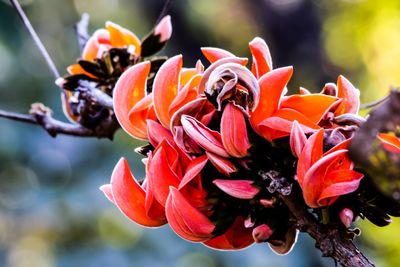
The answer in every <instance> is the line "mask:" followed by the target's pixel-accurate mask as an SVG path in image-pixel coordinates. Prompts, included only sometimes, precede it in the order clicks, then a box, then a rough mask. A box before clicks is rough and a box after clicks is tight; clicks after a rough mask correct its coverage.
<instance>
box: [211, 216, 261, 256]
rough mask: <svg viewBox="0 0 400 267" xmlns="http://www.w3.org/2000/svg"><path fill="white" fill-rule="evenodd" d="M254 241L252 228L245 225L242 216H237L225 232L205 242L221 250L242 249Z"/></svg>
mask: <svg viewBox="0 0 400 267" xmlns="http://www.w3.org/2000/svg"><path fill="white" fill-rule="evenodd" d="M253 243H254V239H253V237H252V229H251V228H249V229H247V228H245V227H244V220H243V218H242V217H236V219H235V222H234V223H233V224H232V226H231V227H229V229H228V230H227V231H226V232H225V233H224V234H222V235H220V236H217V237H214V238H212V239H210V240H208V241H206V242H204V243H203V244H204V245H206V246H207V247H210V248H213V249H219V250H240V249H244V248H246V247H248V246H250V245H252V244H253Z"/></svg>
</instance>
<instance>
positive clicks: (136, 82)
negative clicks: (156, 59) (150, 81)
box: [113, 61, 151, 139]
mask: <svg viewBox="0 0 400 267" xmlns="http://www.w3.org/2000/svg"><path fill="white" fill-rule="evenodd" d="M150 65H151V64H150V62H149V61H145V62H142V63H139V64H137V65H134V66H132V67H130V68H129V69H127V70H126V71H125V72H124V73H123V74H122V75H121V77H120V78H119V79H118V81H117V83H116V85H115V88H114V93H113V94H114V95H113V99H114V112H115V115H116V117H117V119H118V122H119V124H120V125H121V127H122V128H123V129H124V130H125V131H126V132H127V133H128V134H130V135H131V136H133V137H135V138H139V139H147V129H146V128H147V127H145V125H146V123H145V121H140V122H139V121H135V120H132V119H137V117H135V118H131V116H130V111H131V109H132V108H134V107H135V105H136V104H137V103H138V102H139V101H140V100H142V99H143V98H144V97H145V92H146V82H147V76H148V75H149V72H150ZM143 119H146V118H142V120H143ZM140 123H141V124H140ZM138 124H140V126H139V127H138Z"/></svg>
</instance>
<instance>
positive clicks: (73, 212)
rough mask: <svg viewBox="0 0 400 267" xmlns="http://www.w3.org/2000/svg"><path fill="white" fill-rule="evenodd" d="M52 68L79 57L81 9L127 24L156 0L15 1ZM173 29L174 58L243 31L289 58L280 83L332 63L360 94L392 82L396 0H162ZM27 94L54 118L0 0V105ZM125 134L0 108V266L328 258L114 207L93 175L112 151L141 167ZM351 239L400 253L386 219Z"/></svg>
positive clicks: (289, 262) (96, 22)
mask: <svg viewBox="0 0 400 267" xmlns="http://www.w3.org/2000/svg"><path fill="white" fill-rule="evenodd" d="M21 2H22V3H23V4H24V5H23V7H24V9H25V11H26V13H27V15H28V16H29V18H30V20H31V21H32V24H33V25H34V27H35V28H36V29H37V31H38V33H39V35H40V37H41V38H42V40H43V42H44V44H45V46H46V47H47V48H48V50H49V53H50V54H51V56H52V58H53V59H54V61H55V63H56V65H57V67H58V69H59V70H60V72H61V73H64V74H65V68H66V67H67V66H68V65H69V64H71V63H73V62H74V61H75V60H76V59H77V58H78V56H79V49H78V45H77V42H76V39H75V36H74V31H73V24H74V23H75V22H76V21H78V20H79V18H80V14H81V13H82V12H89V13H90V15H91V22H90V31H91V32H93V31H94V30H95V29H97V28H100V27H104V23H105V21H106V20H111V21H113V22H116V23H118V24H120V25H122V26H124V27H126V28H128V29H130V30H132V31H133V32H135V33H136V34H137V35H138V36H144V35H145V34H146V33H147V32H148V31H149V30H150V29H151V28H152V26H153V25H154V22H155V21H156V19H157V16H158V14H159V12H160V10H161V9H162V5H163V1H156V0H147V1H144V0H140V1H139V0H136V1H133V0H87V1H84V0H52V1H49V0H47V1H45V0H24V1H21ZM170 14H171V15H172V23H173V25H174V33H173V35H172V39H171V42H170V43H169V45H168V46H167V48H166V49H165V50H164V51H162V52H161V54H167V55H169V56H172V55H175V54H178V53H182V54H184V62H185V65H186V66H190V65H191V64H193V63H194V62H195V60H196V59H197V58H199V57H201V55H200V50H199V47H201V46H218V47H222V48H225V49H227V50H230V51H231V52H233V53H235V54H236V55H240V56H249V52H248V46H247V43H248V42H249V41H250V40H251V39H252V38H254V37H255V36H260V37H263V38H264V39H265V40H266V41H267V42H268V44H269V46H270V49H271V52H272V55H273V60H274V65H275V66H277V67H280V66H285V65H294V68H295V73H294V77H293V79H292V81H291V83H290V84H289V87H290V89H291V90H292V91H294V90H297V88H298V87H299V86H300V85H301V86H303V87H306V88H308V89H310V90H312V91H318V90H320V88H322V87H323V85H324V83H325V82H334V81H335V80H336V78H337V76H338V75H339V74H344V75H345V76H346V77H347V78H349V79H350V80H351V81H353V83H354V84H355V85H356V86H357V87H359V88H360V89H361V93H362V100H363V101H364V102H367V101H371V100H374V99H377V98H379V97H381V96H383V95H385V93H387V92H388V88H389V86H390V85H399V84H400V75H398V74H399V73H400V72H399V71H400V60H399V59H400V47H399V45H398V44H399V42H400V2H399V1H390V0H389V1H373V0H364V1H362V0H358V1H357V0H352V1H350V0H347V1H344V0H332V1H328V0H320V1H319V0H314V1H311V0H252V1H240V0H219V1H212V0H175V1H173V4H172V7H171V12H170ZM33 102H42V103H44V104H46V105H47V106H49V107H50V108H52V109H53V110H54V114H55V117H56V118H59V119H61V120H66V119H65V118H64V116H63V114H62V111H61V106H60V91H59V89H58V88H57V87H56V86H55V85H54V78H53V77H52V75H51V72H50V71H49V70H48V68H47V66H46V64H45V63H44V60H43V59H42V57H41V55H40V53H39V52H38V49H37V48H36V47H35V45H34V44H33V42H32V40H31V38H30V36H29V34H28V32H27V30H26V29H25V28H24V26H23V24H22V23H21V21H20V20H19V18H18V16H17V14H16V13H15V12H14V10H13V9H12V8H11V6H10V5H9V4H8V1H6V0H2V1H0V108H1V109H6V110H12V111H17V112H21V113H26V112H27V111H28V109H29V105H30V104H31V103H33ZM137 145H139V143H138V142H137V141H134V140H132V139H131V138H129V137H128V136H127V135H126V134H125V133H123V132H122V131H119V132H118V133H117V134H116V136H115V140H114V141H113V142H111V141H109V140H96V139H94V138H91V139H89V138H73V137H68V136H58V137H57V138H51V137H50V136H49V135H47V133H46V132H45V131H43V130H42V129H41V128H39V127H36V126H32V125H27V124H23V123H20V122H15V121H8V120H5V119H0V266H6V267H53V266H57V267H80V266H82V267H91V266H93V267H94V266H96V267H98V266H117V267H125V266H154V267H157V266H160V267H162V266H174V267H186V266H190V267H197V266H201V267H217V266H219V267H223V266H224V267H236V266H238V267H239V266H248V267H264V266H271V267H276V266H305V267H306V266H307V267H308V266H312V267H313V266H315V267H317V266H334V262H333V261H332V260H329V259H322V258H321V255H320V252H319V251H318V250H316V249H315V248H314V243H313V241H312V240H311V239H310V238H309V237H308V236H305V235H300V238H299V241H298V243H297V245H296V247H295V248H294V250H293V251H292V252H291V254H290V255H288V256H277V255H275V254H274V253H272V252H271V251H270V250H269V248H268V246H267V245H266V244H259V245H254V246H252V247H250V248H248V249H246V250H244V251H239V252H220V251H213V250H210V249H208V248H206V247H204V246H202V245H201V244H193V243H188V242H186V241H184V240H181V239H180V238H178V237H177V236H176V235H175V234H174V233H173V232H172V230H171V229H170V228H169V227H168V226H165V227H162V228H159V229H145V228H143V227H140V226H137V225H135V224H134V223H131V222H130V221H129V220H128V219H126V218H125V217H124V216H123V215H122V214H120V212H119V211H118V210H117V208H115V207H114V206H113V205H112V204H111V203H109V202H108V201H107V200H106V199H105V197H104V196H103V194H102V193H101V192H100V191H99V190H98V187H99V186H101V185H102V184H105V183H107V182H108V181H109V177H110V174H111V171H112V169H113V166H114V164H115V163H116V162H117V161H118V159H119V158H120V157H121V156H124V157H126V158H128V159H129V162H130V164H131V166H132V168H133V170H134V173H135V175H136V177H137V178H141V177H142V176H143V173H144V172H143V166H142V164H141V162H140V160H139V159H140V157H139V156H137V155H136V154H135V153H134V151H133V149H134V148H135V146H137ZM360 225H361V227H362V230H363V235H362V238H361V239H359V242H360V243H361V244H360V245H361V246H362V249H363V250H364V251H365V252H366V253H367V255H368V256H369V257H371V259H373V260H374V261H375V262H377V263H378V265H379V266H398V265H399V264H400V259H399V257H398V256H397V255H399V251H400V245H399V244H400V242H399V240H400V234H399V228H400V225H399V223H396V222H395V223H394V224H393V225H391V226H389V227H386V229H379V228H377V227H375V226H372V225H371V224H370V223H368V222H362V223H361V224H360Z"/></svg>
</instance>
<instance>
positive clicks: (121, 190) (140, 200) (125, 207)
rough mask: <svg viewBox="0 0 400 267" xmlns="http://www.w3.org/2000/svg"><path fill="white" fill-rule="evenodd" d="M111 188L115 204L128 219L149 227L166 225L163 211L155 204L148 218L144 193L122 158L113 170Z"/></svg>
mask: <svg viewBox="0 0 400 267" xmlns="http://www.w3.org/2000/svg"><path fill="white" fill-rule="evenodd" d="M111 187H112V195H113V197H114V201H115V204H116V205H117V207H118V208H119V209H120V210H121V212H122V213H123V214H124V215H126V216H127V217H128V218H129V219H131V220H133V221H134V222H136V223H138V224H141V225H144V226H149V227H156V226H161V225H163V224H165V223H166V220H165V215H164V209H163V208H162V207H161V205H160V204H158V203H157V202H153V207H152V208H153V212H152V215H153V216H151V217H149V215H148V213H147V212H146V208H145V199H146V192H145V191H144V190H143V188H142V187H141V186H140V185H139V183H138V182H137V181H136V179H135V177H133V175H132V173H131V171H130V169H129V166H128V162H127V161H126V160H125V159H124V158H121V159H120V160H119V162H118V163H117V165H116V166H115V168H114V171H113V173H112V175H111Z"/></svg>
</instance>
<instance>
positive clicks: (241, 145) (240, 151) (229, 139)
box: [221, 103, 251, 158]
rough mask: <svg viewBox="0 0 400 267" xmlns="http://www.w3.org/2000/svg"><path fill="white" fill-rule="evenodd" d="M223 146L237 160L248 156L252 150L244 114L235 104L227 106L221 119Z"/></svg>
mask: <svg viewBox="0 0 400 267" xmlns="http://www.w3.org/2000/svg"><path fill="white" fill-rule="evenodd" d="M221 138H222V144H223V145H224V147H225V149H226V151H227V152H228V154H229V155H231V156H232V157H236V158H242V157H245V156H247V150H248V149H249V148H250V146H251V145H250V142H249V138H248V136H247V128H246V121H245V119H244V115H243V112H242V111H241V110H240V109H239V108H238V107H236V106H235V105H234V104H233V103H228V104H227V105H226V106H225V109H224V112H223V113H222V118H221Z"/></svg>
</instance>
